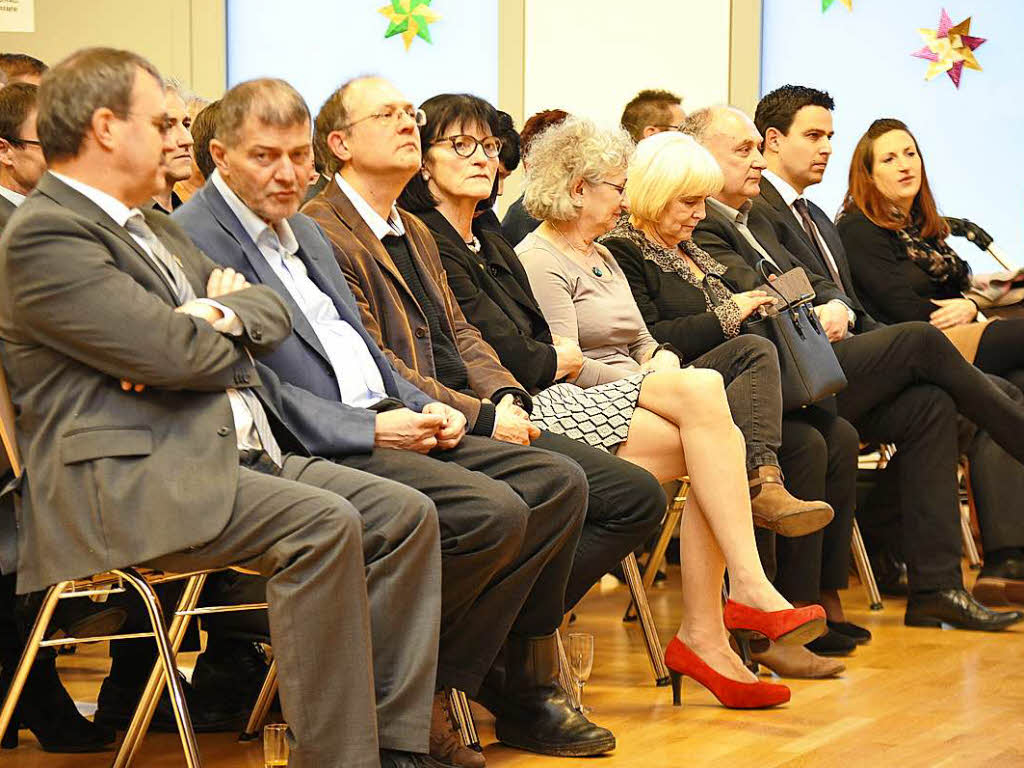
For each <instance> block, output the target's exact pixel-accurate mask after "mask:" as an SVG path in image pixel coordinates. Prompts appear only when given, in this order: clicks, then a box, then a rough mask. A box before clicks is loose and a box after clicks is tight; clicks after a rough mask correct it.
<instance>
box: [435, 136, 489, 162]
mask: <svg viewBox="0 0 1024 768" xmlns="http://www.w3.org/2000/svg"><path fill="white" fill-rule="evenodd" d="M445 142H448V143H449V144H451V145H452V149H454V150H455V154H456V155H458V156H459V157H472V156H473V153H474V152H476V148H477V147H483V150H484V155H486V156H487V157H497V156H498V153H499V152H501V139H499V138H498V137H497V136H488V137H487V138H485V139H478V138H476V137H475V136H467V135H466V134H464V133H462V134H459V135H457V136H445V137H443V138H440V139H435V140H434V141H432V142H431V144H444V143H445Z"/></svg>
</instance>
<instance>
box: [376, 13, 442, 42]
mask: <svg viewBox="0 0 1024 768" xmlns="http://www.w3.org/2000/svg"><path fill="white" fill-rule="evenodd" d="M430 2H431V0H391V2H390V3H389V4H388V5H385V6H384V7H383V8H378V9H377V12H378V13H381V14H383V15H384V16H386V17H387V19H388V21H390V22H391V23H390V24H389V25H388V29H387V32H385V33H384V37H385V38H388V37H392V36H394V35H399V34H400V35H401V36H402V41H403V42H404V43H405V50H407V51H408V50H409V46H410V45H412V41H413V40H414V39H415V38H416V36H417V35H418V36H419V37H422V38H423V39H424V40H426V41H427V42H428V43H431V42H433V41H432V40H431V39H430V29H429V25H430V24H433V23H434V22H435V21H437V20H438V19H440V18H441V15H440V14H438V13H435V12H434V11H432V10H431V9H430V7H429V6H430Z"/></svg>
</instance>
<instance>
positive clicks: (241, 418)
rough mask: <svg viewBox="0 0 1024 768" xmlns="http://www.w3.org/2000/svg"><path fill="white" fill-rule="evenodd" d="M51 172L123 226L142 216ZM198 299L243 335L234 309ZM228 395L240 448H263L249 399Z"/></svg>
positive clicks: (219, 326) (217, 326)
mask: <svg viewBox="0 0 1024 768" xmlns="http://www.w3.org/2000/svg"><path fill="white" fill-rule="evenodd" d="M50 173H52V174H53V175H54V176H55V177H57V178H58V179H60V180H61V181H62V182H64V183H65V184H67V185H68V186H69V187H71V188H72V189H73V190H75V191H76V192H79V193H80V194H82V195H84V196H85V197H87V198H89V199H90V200H91V201H92V202H94V203H95V204H96V205H97V206H99V207H100V209H101V210H102V211H103V212H104V213H105V214H107V215H108V216H109V217H110V218H112V219H113V220H114V223H115V224H117V225H118V226H120V227H123V226H124V225H125V224H126V223H127V222H128V219H129V218H130V217H131V216H133V215H135V214H139V215H141V213H142V212H141V211H140V210H139V209H138V208H129V207H128V206H127V205H125V204H124V203H122V202H121V201H120V200H118V199H117V198H116V197H112V196H111V195H108V194H107V193H106V192H104V191H103V190H102V189H97V188H96V187H93V186H91V185H89V184H86V183H85V182H82V181H79V180H78V179H73V178H71V177H70V176H65V175H64V174H62V173H57V172H56V171H50ZM128 234H129V235H131V238H132V240H134V241H135V242H136V243H138V244H139V247H140V248H142V250H143V251H145V252H146V255H147V256H149V258H150V260H151V261H152V262H153V264H154V265H155V266H156V268H157V269H158V270H159V271H160V273H161V274H164V273H165V269H164V266H163V265H162V264H160V262H159V260H158V259H157V258H156V256H154V255H153V251H152V250H150V247H149V243H147V242H146V241H145V240H144V239H143V238H141V237H139V236H138V235H136V234H135V233H134V232H131V231H129V232H128ZM197 301H201V302H203V303H204V304H209V305H210V306H213V307H216V308H217V309H219V310H220V311H221V313H223V315H224V316H223V317H222V318H221V319H220V320H218V321H217V322H215V323H214V324H213V328H214V330H216V331H218V332H220V333H226V334H228V335H233V336H238V335H240V334H241V332H242V328H241V321H239V320H238V317H237V316H236V315H235V313H234V312H232V311H231V310H230V309H228V308H227V307H225V306H223V305H222V304H219V303H217V302H216V301H211V300H210V299H197ZM227 395H228V401H229V402H230V403H231V415H232V417H233V418H234V422H235V439H236V440H237V442H238V447H239V449H241V450H249V449H258V448H260V447H262V446H261V443H260V438H259V435H258V434H257V433H256V426H255V425H254V424H253V420H252V413H251V412H250V411H249V406H248V405H246V403H245V400H243V399H242V396H241V395H240V394H238V392H237V391H236V390H234V389H229V390H227Z"/></svg>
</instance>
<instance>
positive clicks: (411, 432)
mask: <svg viewBox="0 0 1024 768" xmlns="http://www.w3.org/2000/svg"><path fill="white" fill-rule="evenodd" d="M464 434H466V417H465V416H463V415H462V413H461V412H460V411H457V410H455V409H454V408H452V407H451V406H450V405H445V404H444V403H437V402H435V403H427V405H425V406H424V407H423V412H422V413H416V411H412V410H409V409H408V408H394V409H392V410H390V411H382V412H380V413H378V414H377V419H376V422H375V424H374V436H373V443H374V445H376V446H379V447H381V448H394V449H396V450H399V451H415V452H416V453H429V452H430V451H432V450H434V449H435V448H439V449H441V450H442V451H447V450H449V449H451V448H454V447H455V446H457V445H458V444H459V442H460V441H461V440H462V436H463V435H464Z"/></svg>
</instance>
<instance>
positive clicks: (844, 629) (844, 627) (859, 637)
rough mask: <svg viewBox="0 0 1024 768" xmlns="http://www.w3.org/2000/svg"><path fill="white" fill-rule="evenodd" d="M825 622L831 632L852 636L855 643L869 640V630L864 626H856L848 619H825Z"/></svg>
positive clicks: (861, 643) (868, 641) (859, 643)
mask: <svg viewBox="0 0 1024 768" xmlns="http://www.w3.org/2000/svg"><path fill="white" fill-rule="evenodd" d="M825 623H826V624H827V625H828V628H829V629H831V630H832V631H833V632H838V633H840V634H842V635H846V636H847V637H850V638H853V641H854V642H855V643H857V645H863V644H864V643H870V642H871V632H870V631H869V630H867V629H865V628H864V627H860V626H857V625H856V624H853V623H851V622H849V621H826V622H825Z"/></svg>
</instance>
